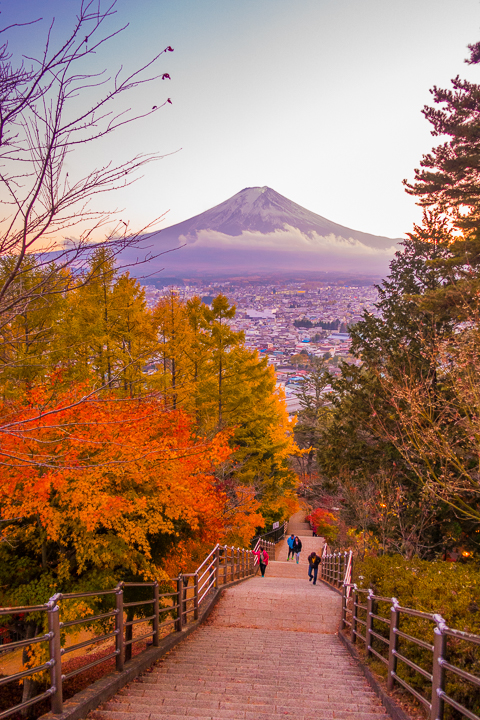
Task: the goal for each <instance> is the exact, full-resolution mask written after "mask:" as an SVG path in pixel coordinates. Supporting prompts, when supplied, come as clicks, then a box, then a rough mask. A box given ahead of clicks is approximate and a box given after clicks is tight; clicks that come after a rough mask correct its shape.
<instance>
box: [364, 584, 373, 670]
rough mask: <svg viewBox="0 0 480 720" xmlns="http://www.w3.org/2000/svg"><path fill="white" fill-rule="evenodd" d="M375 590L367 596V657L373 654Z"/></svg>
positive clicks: (370, 591)
mask: <svg viewBox="0 0 480 720" xmlns="http://www.w3.org/2000/svg"><path fill="white" fill-rule="evenodd" d="M372 615H373V590H369V591H368V597H367V620H366V623H367V624H366V626H365V645H366V650H367V657H370V655H371V654H372V650H371V647H372V638H373V635H372V630H373V617H372Z"/></svg>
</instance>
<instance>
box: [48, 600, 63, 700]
mask: <svg viewBox="0 0 480 720" xmlns="http://www.w3.org/2000/svg"><path fill="white" fill-rule="evenodd" d="M57 599H59V596H58V595H54V596H53V597H52V598H50V600H49V602H48V610H47V616H48V632H49V636H50V637H49V640H48V649H49V654H50V662H51V663H52V664H51V666H50V683H51V686H52V689H53V693H52V700H51V708H52V713H53V714H56V713H61V712H63V689H62V645H61V641H60V608H59V607H58V605H57Z"/></svg>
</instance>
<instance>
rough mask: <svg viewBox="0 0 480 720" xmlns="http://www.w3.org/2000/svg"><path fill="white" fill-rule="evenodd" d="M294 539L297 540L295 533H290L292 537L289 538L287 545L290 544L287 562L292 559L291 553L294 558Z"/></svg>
mask: <svg viewBox="0 0 480 720" xmlns="http://www.w3.org/2000/svg"><path fill="white" fill-rule="evenodd" d="M294 541H295V535H293V534H292V535H290V537H289V538H288V540H287V545H288V557H287V562H288V561H289V560H290V555H291V556H292V558H293V555H294V552H293V543H294Z"/></svg>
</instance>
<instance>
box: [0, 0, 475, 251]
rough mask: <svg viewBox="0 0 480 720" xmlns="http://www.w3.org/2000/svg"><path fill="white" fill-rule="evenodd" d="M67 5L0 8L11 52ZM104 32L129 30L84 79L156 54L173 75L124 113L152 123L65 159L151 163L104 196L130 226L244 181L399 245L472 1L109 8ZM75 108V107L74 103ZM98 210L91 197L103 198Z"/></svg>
mask: <svg viewBox="0 0 480 720" xmlns="http://www.w3.org/2000/svg"><path fill="white" fill-rule="evenodd" d="M78 6H79V2H78V0H22V2H20V3H15V4H14V3H12V2H11V0H0V10H1V15H0V20H1V22H2V23H3V26H5V25H8V24H10V23H11V22H21V21H26V20H29V19H32V17H35V18H36V17H41V18H42V20H41V22H39V23H36V24H35V26H31V27H27V28H16V29H14V30H12V31H9V43H10V49H11V50H12V52H13V54H14V58H15V57H18V56H19V54H21V53H23V54H26V55H34V54H36V53H38V51H39V50H40V49H41V47H42V44H43V42H44V38H45V36H46V32H47V29H48V26H49V24H50V22H51V19H52V18H53V17H55V26H54V31H53V34H52V42H58V41H59V40H60V39H61V38H63V37H65V36H66V35H67V34H68V32H69V30H70V29H71V27H72V24H73V21H74V17H75V14H76V12H77V9H78ZM116 11H117V12H116V15H115V16H114V17H112V18H110V20H109V26H108V28H109V29H112V30H113V29H115V28H117V27H120V26H123V25H128V27H127V28H126V29H125V30H124V31H123V33H122V34H121V35H120V36H117V37H116V38H115V39H114V40H113V41H111V42H110V43H109V44H108V45H106V46H104V47H103V49H102V51H101V52H99V53H98V54H97V56H96V57H95V58H92V59H91V61H90V65H89V67H88V68H87V69H88V70H90V71H99V70H102V69H104V68H107V69H108V72H109V73H110V74H112V73H113V74H114V73H115V72H116V71H117V69H118V68H119V67H120V66H123V67H124V69H125V71H128V70H132V69H134V68H135V67H138V66H139V65H142V64H144V63H145V62H147V61H148V60H149V59H150V58H151V57H152V56H154V55H155V54H157V53H158V52H159V51H160V50H162V49H163V48H165V47H166V46H169V45H170V46H172V47H173V48H174V52H173V53H168V54H166V55H163V56H162V57H161V59H160V61H159V64H158V71H159V72H161V73H169V75H170V76H171V80H164V81H160V80H158V81H155V82H154V83H152V84H151V85H144V86H142V87H140V88H137V89H136V90H134V91H133V92H132V94H131V97H130V98H129V99H128V103H126V101H124V105H125V107H127V106H131V107H132V108H133V109H134V110H135V111H137V112H138V113H140V114H141V113H143V112H145V111H147V110H148V109H150V108H151V107H153V106H154V105H156V106H158V107H160V106H161V105H162V104H163V103H164V102H165V101H166V99H167V98H170V99H171V101H172V102H171V104H169V103H167V104H166V105H165V106H164V107H161V109H159V110H158V111H157V112H156V113H155V114H154V115H152V116H150V117H149V118H146V119H143V120H139V121H138V122H137V123H135V124H130V125H128V126H126V127H125V128H123V129H120V130H119V131H117V132H116V133H115V134H114V135H112V136H110V137H109V138H107V139H106V140H104V141H102V142H101V144H99V145H97V146H95V147H94V146H88V147H86V148H81V149H80V151H78V152H77V153H76V155H75V156H72V157H70V158H69V161H68V162H69V163H70V165H71V169H72V170H73V169H75V170H76V171H78V172H81V171H88V170H90V169H92V168H94V167H96V165H98V164H102V163H107V162H109V161H110V160H112V159H113V160H115V161H116V162H117V161H118V160H126V159H128V158H129V157H132V156H134V155H136V154H137V153H156V154H159V155H161V156H163V159H161V160H159V161H157V162H155V163H151V164H149V165H147V166H146V167H145V168H144V169H143V172H142V177H140V178H139V179H138V181H137V182H136V183H135V184H134V185H133V186H131V187H129V188H127V189H124V190H122V191H118V193H116V194H115V195H111V196H110V197H108V200H107V199H103V200H102V202H104V203H107V204H108V206H109V207H116V208H119V209H121V217H122V218H125V219H127V220H128V222H129V224H130V227H143V226H144V225H146V224H147V223H148V222H149V221H150V220H152V219H153V218H155V217H157V216H159V215H161V214H162V213H164V212H167V215H166V218H165V220H164V222H163V226H167V225H172V224H174V223H177V222H181V221H182V220H185V219H187V218H189V217H191V216H193V215H196V214H198V213H201V212H203V211H205V210H207V209H209V208H211V207H213V206H214V205H217V204H218V203H220V202H223V201H224V200H226V199H227V198H229V197H230V196H232V195H234V194H235V193H237V192H238V191H240V190H242V189H243V188H245V187H252V186H264V185H267V186H269V187H271V188H273V189H274V190H276V191H277V192H279V193H281V194H282V195H285V196H286V197H287V198H289V199H290V200H293V201H294V202H296V203H298V204H300V205H302V206H304V207H305V208H307V209H308V210H311V211H313V212H315V213H318V214H319V215H322V216H324V217H326V218H328V219H329V220H332V221H334V222H336V223H339V224H341V225H344V226H347V227H350V228H353V229H356V230H361V231H363V232H367V233H372V234H376V235H383V236H387V237H391V238H398V237H402V236H403V235H404V234H405V233H406V232H409V231H410V230H411V229H412V225H413V223H414V222H419V221H420V218H421V212H420V210H419V208H417V207H416V205H415V201H414V199H413V198H411V197H409V196H408V195H407V194H406V193H405V191H404V188H403V186H402V179H403V178H408V179H412V177H413V171H414V168H415V167H418V165H419V160H420V159H421V157H422V154H424V153H427V152H429V150H430V149H431V148H432V146H433V145H434V144H435V143H436V142H438V140H436V139H434V138H432V137H431V135H430V130H429V125H428V123H427V121H426V120H425V119H424V117H423V115H422V113H421V110H422V107H423V106H424V105H425V104H429V102H430V98H431V96H430V93H429V89H430V88H431V87H432V86H433V85H438V86H440V87H447V86H448V85H449V83H450V80H451V78H453V77H454V76H455V75H457V74H459V75H460V76H461V77H464V78H467V79H470V80H472V81H474V82H479V81H480V67H478V66H473V67H470V66H468V65H466V64H465V63H464V59H465V57H466V56H467V54H468V51H467V47H466V46H467V44H469V43H474V42H476V41H478V40H479V39H480V0H401V1H400V0H135V2H132V0H118V1H117V4H116ZM77 102H79V103H80V102H85V100H84V99H82V100H78V101H77ZM95 202H97V203H99V202H100V200H96V201H95Z"/></svg>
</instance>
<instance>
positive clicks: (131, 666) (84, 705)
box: [39, 575, 255, 720]
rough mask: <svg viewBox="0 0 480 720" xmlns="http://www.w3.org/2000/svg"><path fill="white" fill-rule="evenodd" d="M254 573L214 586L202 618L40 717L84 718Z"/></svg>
mask: <svg viewBox="0 0 480 720" xmlns="http://www.w3.org/2000/svg"><path fill="white" fill-rule="evenodd" d="M252 577H255V575H252V576H250V577H248V578H241V579H240V580H235V581H234V582H230V583H227V584H226V585H222V587H220V588H218V589H217V590H215V593H214V594H213V596H212V598H211V599H210V602H209V603H208V604H207V605H206V607H204V609H203V612H201V613H200V617H199V619H198V620H196V621H195V622H194V623H192V624H191V625H189V626H188V627H186V628H185V629H184V630H182V631H181V632H174V633H171V634H170V635H167V637H165V638H164V639H163V640H161V641H160V644H159V646H158V647H151V648H149V649H148V650H144V651H143V652H142V653H140V654H139V655H137V657H135V658H133V659H132V660H129V661H128V662H127V663H125V668H124V669H123V670H122V671H121V672H113V673H110V674H109V675H106V676H105V677H103V678H100V680H97V681H96V682H94V683H92V685H90V686H89V687H88V688H85V690H82V691H81V692H79V693H77V694H76V695H74V696H73V697H72V698H70V699H69V700H66V701H65V702H64V704H63V712H62V713H59V714H54V713H52V712H48V713H46V714H45V715H42V716H41V717H40V718H39V720H81V719H82V718H86V717H87V715H88V713H89V712H90V711H91V710H95V709H96V708H97V707H98V706H99V705H101V704H102V703H105V702H107V701H108V700H110V699H111V698H112V697H113V696H114V695H116V693H117V692H118V691H119V690H121V689H122V688H123V687H124V686H125V685H126V684H127V683H129V682H131V681H132V680H134V679H135V678H136V677H138V676H139V675H140V674H141V673H142V672H144V671H145V670H146V669H147V668H149V667H150V666H151V665H153V663H154V662H156V661H157V660H159V659H160V658H161V657H163V656H164V655H166V654H167V653H168V652H169V651H170V650H172V648H174V647H175V646H176V645H178V644H179V643H181V642H182V640H184V639H185V638H186V637H188V636H189V635H191V633H192V632H194V631H195V630H197V628H199V627H200V625H201V624H202V623H203V622H205V620H206V619H207V618H208V616H209V615H210V614H211V612H212V610H213V608H214V607H215V605H216V604H217V603H218V601H219V600H220V598H221V596H222V593H223V592H224V590H228V589H229V588H231V587H234V586H235V585H238V584H239V583H241V582H246V581H247V580H250V579H251V578H252Z"/></svg>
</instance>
